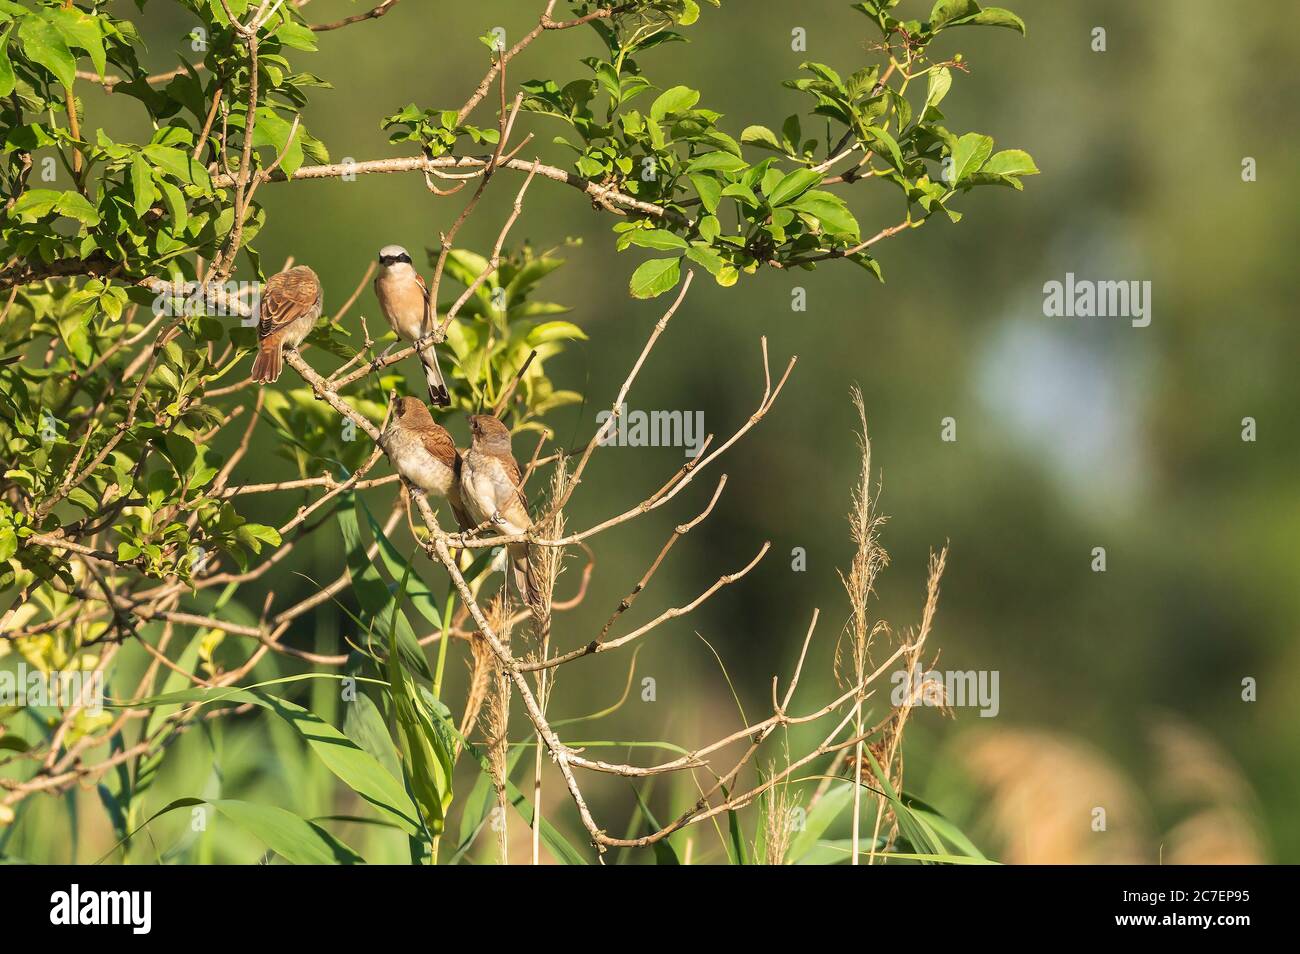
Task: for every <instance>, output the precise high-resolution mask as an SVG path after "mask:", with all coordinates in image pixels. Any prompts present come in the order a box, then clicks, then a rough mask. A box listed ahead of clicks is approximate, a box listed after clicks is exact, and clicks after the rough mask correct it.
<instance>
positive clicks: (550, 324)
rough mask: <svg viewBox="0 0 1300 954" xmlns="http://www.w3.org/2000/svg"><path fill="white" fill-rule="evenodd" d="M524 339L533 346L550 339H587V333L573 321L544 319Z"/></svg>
mask: <svg viewBox="0 0 1300 954" xmlns="http://www.w3.org/2000/svg"><path fill="white" fill-rule="evenodd" d="M524 340H525V341H526V342H527V343H528V345H529V346H530V347H532V346H534V345H539V344H545V343H546V342H548V341H573V340H577V341H586V340H587V333H586V332H585V331H583V330H582V329H581V328H579V327H578V326H577V325H575V324H574V323H573V322H571V321H544V322H542V323H541V324H540V325H537V326H536V327H534V328H533V329H532V330H531V331H529V332H528V335H527V337H525V338H524Z"/></svg>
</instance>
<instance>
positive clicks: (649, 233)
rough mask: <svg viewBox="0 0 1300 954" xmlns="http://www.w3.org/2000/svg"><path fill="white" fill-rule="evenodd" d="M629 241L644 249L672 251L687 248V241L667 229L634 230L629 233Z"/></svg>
mask: <svg viewBox="0 0 1300 954" xmlns="http://www.w3.org/2000/svg"><path fill="white" fill-rule="evenodd" d="M627 237H628V241H629V242H631V243H632V244H633V245H639V246H641V247H642V248H657V249H659V250H661V251H672V250H674V249H684V248H686V247H687V243H686V239H684V238H682V237H681V236H679V235H676V234H674V233H672V232H669V231H668V230H667V229H633V230H632V231H631V232H628V233H627Z"/></svg>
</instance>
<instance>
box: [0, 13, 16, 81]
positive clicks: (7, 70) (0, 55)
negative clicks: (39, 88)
mask: <svg viewBox="0 0 1300 954" xmlns="http://www.w3.org/2000/svg"><path fill="white" fill-rule="evenodd" d="M13 91H14V66H13V63H11V62H10V61H9V28H8V27H6V28H5V29H4V30H0V96H8V95H9V94H10V93H12V92H13Z"/></svg>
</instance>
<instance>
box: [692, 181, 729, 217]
mask: <svg viewBox="0 0 1300 954" xmlns="http://www.w3.org/2000/svg"><path fill="white" fill-rule="evenodd" d="M688 178H689V179H690V180H691V185H693V186H695V192H696V194H697V195H699V197H700V205H702V206H704V210H705V211H706V212H709V213H713V212H716V211H718V202H719V201H720V200H721V198H722V183H721V182H719V181H718V180H717V179H715V178H713V176H697V175H692V176H688Z"/></svg>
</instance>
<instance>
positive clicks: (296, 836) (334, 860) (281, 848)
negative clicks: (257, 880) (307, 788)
mask: <svg viewBox="0 0 1300 954" xmlns="http://www.w3.org/2000/svg"><path fill="white" fill-rule="evenodd" d="M199 805H211V806H212V807H213V808H215V809H216V810H217V812H218V813H220V814H221V815H223V816H225V817H226V818H227V819H228V820H230V821H231V822H233V823H234V824H235V825H236V826H238V827H239V828H242V829H243V830H244V831H246V832H248V833H249V834H250V835H252V836H253V837H254V838H256V839H257V840H258V841H260V842H262V843H263V844H264V845H266V847H267V848H269V849H271V850H272V851H274V852H275V853H276V854H277V855H279V856H280V857H282V858H284V860H285V861H288V862H291V863H292V864H300V865H336V864H358V863H360V862H362V861H363V860H364V859H363V858H362V857H361V856H360V855H358V854H357V853H356V852H355V851H353V850H352V849H351V848H349V847H348V846H347V845H345V844H343V842H341V841H339V840H338V839H337V838H335V837H334V836H333V835H331V834H330V833H329V832H327V831H325V829H323V828H320V827H318V826H317V825H314V824H312V823H311V822H309V821H307V820H305V819H303V818H299V817H298V816H297V815H295V814H294V813H293V812H290V811H286V810H285V809H283V808H277V807H275V806H274V805H257V804H254V803H253V802H243V801H237V800H235V799H230V798H219V799H215V800H208V799H203V798H194V797H192V796H187V797H185V798H178V799H176V800H174V801H172V802H169V803H168V804H166V805H164V806H163V807H162V808H160V809H159V810H158V811H156V812H154V813H153V814H152V815H150V816H149V817H148V818H147V819H145V821H144V822H143V823H142V824H140V825H139V826H138V827H137V828H136V829H135V830H134V831H132V832H131V833H130V834H129V835H127V836H126V837H125V838H123V839H122V840H121V841H119V842H118V843H117V844H116V845H114V846H113V847H112V848H110V849H109V850H108V852H106V853H105V855H104V858H107V857H108V856H109V855H111V854H112V853H113V852H114V851H116V850H117V849H118V848H120V847H121V846H122V845H123V844H125V843H126V842H127V841H128V840H129V839H130V838H131V837H132V836H134V835H135V834H137V833H138V832H140V831H142V830H144V829H145V828H147V827H148V826H149V825H150V824H152V823H153V822H154V821H155V820H157V819H159V818H161V817H162V816H163V815H167V814H169V813H171V812H174V811H177V810H179V809H182V808H195V807H197V806H199ZM104 858H101V859H100V861H103V860H104Z"/></svg>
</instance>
